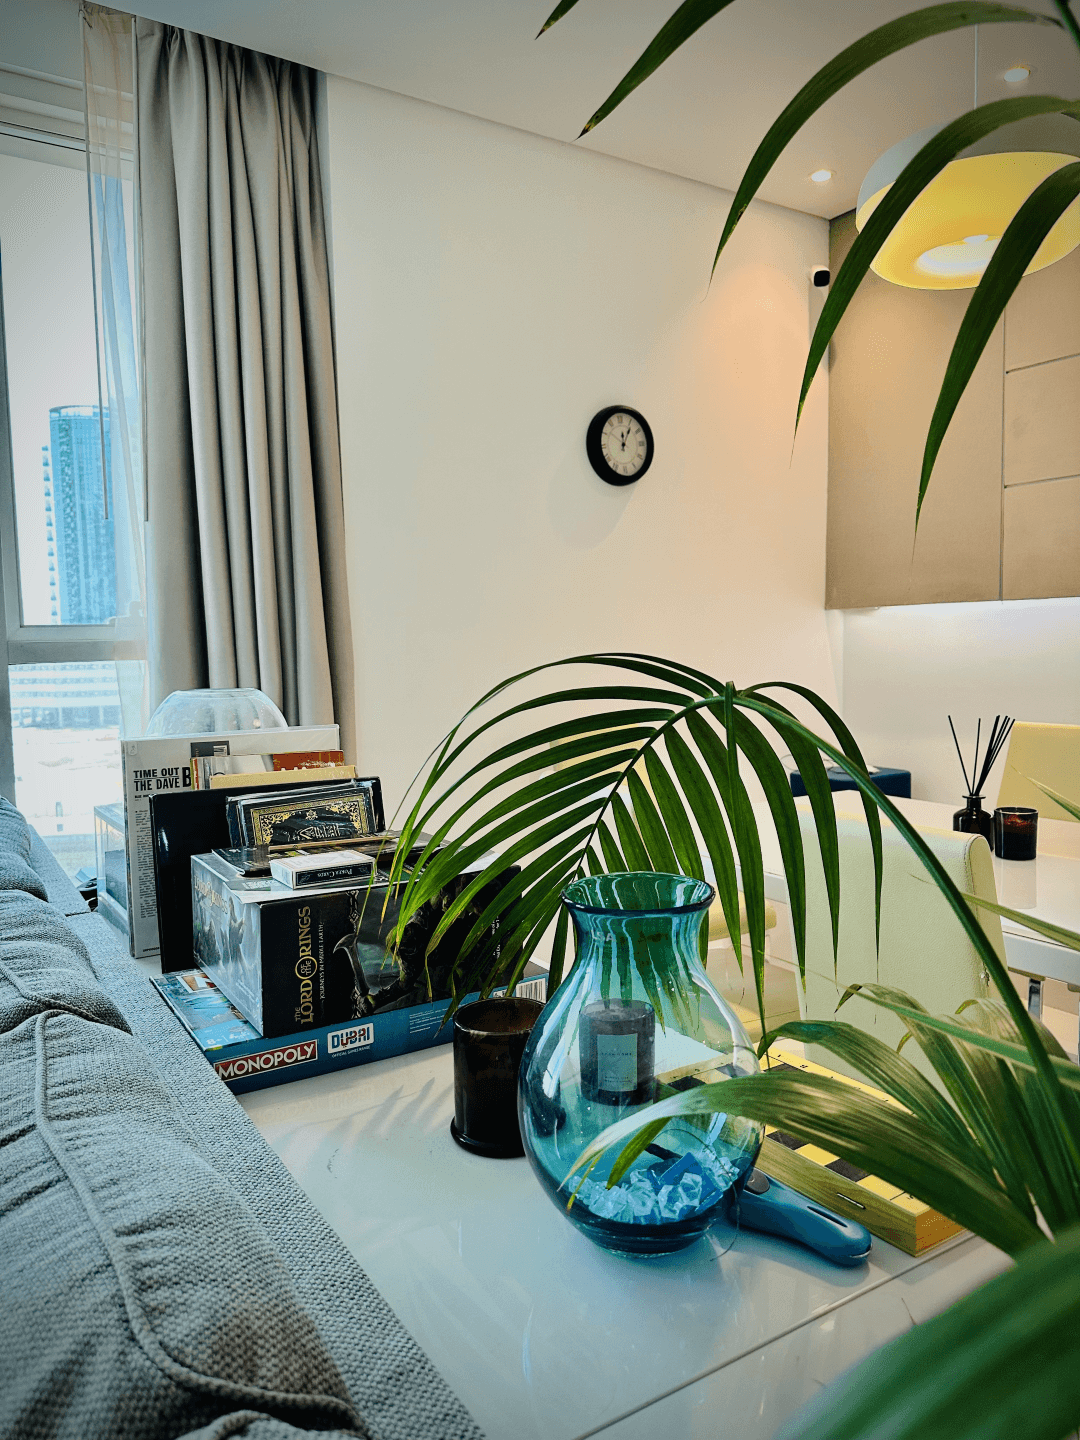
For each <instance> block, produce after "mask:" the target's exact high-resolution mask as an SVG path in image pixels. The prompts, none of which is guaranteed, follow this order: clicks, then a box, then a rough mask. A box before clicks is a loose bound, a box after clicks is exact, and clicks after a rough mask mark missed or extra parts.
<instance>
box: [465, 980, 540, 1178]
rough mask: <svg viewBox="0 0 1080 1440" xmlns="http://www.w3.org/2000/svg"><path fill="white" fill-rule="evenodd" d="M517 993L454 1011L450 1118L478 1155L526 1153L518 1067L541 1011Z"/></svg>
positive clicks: (502, 1156)
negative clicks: (520, 1125)
mask: <svg viewBox="0 0 1080 1440" xmlns="http://www.w3.org/2000/svg"><path fill="white" fill-rule="evenodd" d="M543 1008H544V1007H543V1004H542V1003H541V1002H540V1001H539V1000H526V999H524V998H522V999H519V998H518V997H517V996H516V995H513V996H510V997H509V998H501V999H495V1000H477V1001H475V1002H474V1003H473V1004H472V1005H463V1006H462V1007H461V1009H460V1010H458V1011H457V1013H456V1014H455V1015H454V1118H453V1120H452V1121H451V1122H450V1133H451V1135H453V1137H454V1139H455V1140H456V1141H457V1142H458V1144H459V1145H463V1146H464V1147H465V1149H466V1150H472V1151H474V1152H475V1153H476V1154H477V1155H489V1156H493V1157H496V1158H500V1159H509V1158H511V1157H512V1156H515V1155H524V1154H525V1149H524V1146H523V1145H522V1143H521V1131H520V1130H519V1129H518V1115H517V1080H518V1066H519V1065H520V1064H521V1056H522V1054H523V1052H524V1050H525V1042H526V1041H527V1040H528V1038H529V1032H530V1031H531V1030H532V1027H533V1025H534V1024H535V1023H536V1019H537V1016H538V1015H539V1014H540V1012H541V1010H543Z"/></svg>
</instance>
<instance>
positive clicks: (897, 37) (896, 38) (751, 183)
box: [713, 0, 1058, 270]
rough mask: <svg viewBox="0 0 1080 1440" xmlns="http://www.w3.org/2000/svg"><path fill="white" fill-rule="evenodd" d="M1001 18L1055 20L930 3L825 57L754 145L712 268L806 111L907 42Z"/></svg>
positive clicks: (1009, 9) (1005, 9) (1002, 8)
mask: <svg viewBox="0 0 1080 1440" xmlns="http://www.w3.org/2000/svg"><path fill="white" fill-rule="evenodd" d="M1003 22H1017V23H1026V24H1035V25H1056V24H1058V22H1057V21H1056V20H1053V19H1051V18H1050V17H1049V16H1046V15H1036V14H1034V13H1033V12H1032V11H1030V10H1021V9H1018V8H1017V7H1015V6H1012V5H993V4H980V3H977V0H972V3H965V0H959V3H953V4H946V5H931V6H929V7H928V8H926V9H924V10H915V11H913V12H912V13H911V14H910V15H901V16H900V17H899V18H898V19H896V20H891V21H890V22H889V23H888V24H887V25H881V26H879V27H878V29H876V30H871V31H870V33H869V34H868V35H864V36H863V37H862V39H861V40H857V41H856V42H855V44H854V45H849V46H848V48H847V49H846V50H842V51H841V52H840V54H839V55H837V56H836V57H835V59H833V60H830V61H829V63H828V64H827V65H826V66H824V67H823V68H822V69H821V70H819V71H818V73H817V74H816V75H815V76H814V77H813V78H812V79H811V80H808V81H807V83H806V84H805V85H804V86H803V88H802V89H801V90H800V91H799V93H798V94H797V95H796V96H795V98H794V99H793V100H792V101H791V102H790V104H788V105H787V106H786V107H785V108H784V109H783V110H782V111H781V113H780V115H779V116H778V117H777V119H776V120H775V121H774V122H773V124H772V125H771V126H770V128H769V131H768V134H767V135H766V136H765V138H764V140H762V142H761V144H760V145H759V146H758V148H757V150H755V152H754V155H753V158H752V159H751V161H750V164H749V165H748V166H747V167H746V173H745V174H744V175H743V178H742V180H741V181H740V182H739V188H738V189H737V190H736V192H735V198H734V200H733V201H732V202H731V209H730V211H729V212H728V218H727V223H726V224H725V225H724V230H723V233H722V234H721V236H720V243H719V245H718V246H717V247H716V255H715V257H714V258H713V270H715V269H716V262H717V261H718V260H719V259H720V253H721V251H722V250H723V248H724V246H725V245H726V244H727V242H728V241H729V240H730V239H731V235H732V232H733V231H734V229H735V227H736V225H737V224H738V223H739V221H740V220H741V219H742V217H743V215H744V214H745V213H746V210H747V207H748V206H749V204H750V201H751V200H752V199H753V198H754V196H755V195H756V194H757V192H758V190H760V188H761V186H762V184H763V182H764V180H765V177H766V176H767V175H768V173H769V171H770V170H771V169H772V167H773V166H774V165H775V164H776V162H777V160H778V159H779V158H780V156H781V154H782V153H783V152H784V150H785V149H786V148H787V146H788V144H789V143H790V141H791V140H792V139H793V138H794V137H795V136H796V135H797V134H798V132H799V131H800V130H801V129H802V127H803V126H804V125H805V124H806V122H807V121H808V120H809V119H810V117H811V116H812V115H813V114H815V113H816V111H818V110H820V109H821V107H822V105H824V104H825V102H826V101H827V100H830V99H831V98H832V97H833V96H834V95H835V94H837V92H838V91H840V90H842V89H843V88H844V86H845V85H847V84H848V82H849V81H851V80H854V79H855V78H856V77H857V76H859V75H861V74H862V73H863V72H864V71H865V70H869V69H870V68H871V66H873V65H876V64H877V63H878V61H879V60H884V59H886V57H887V56H889V55H895V54H896V53H897V52H898V51H900V50H906V49H907V48H908V46H909V45H915V44H917V43H918V42H919V41H920V40H927V39H929V38H930V37H931V36H933V35H944V34H947V33H948V32H949V31H950V30H963V29H966V28H967V27H968V26H971V25H995V24H1001V23H1003Z"/></svg>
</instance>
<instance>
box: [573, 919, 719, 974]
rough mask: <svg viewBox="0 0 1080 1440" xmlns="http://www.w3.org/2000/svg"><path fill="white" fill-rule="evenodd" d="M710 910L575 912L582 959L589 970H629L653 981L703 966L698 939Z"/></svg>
mask: <svg viewBox="0 0 1080 1440" xmlns="http://www.w3.org/2000/svg"><path fill="white" fill-rule="evenodd" d="M707 913H708V912H707V911H706V910H697V911H689V912H687V911H680V912H669V913H659V914H646V915H641V914H638V915H633V914H626V913H625V912H620V911H610V912H601V913H597V912H592V913H585V914H582V913H581V912H579V911H576V910H572V911H571V915H572V918H573V921H574V929H575V931H576V933H577V941H578V959H579V961H580V963H581V964H583V965H586V966H597V967H602V968H603V969H608V968H609V967H610V968H611V970H612V972H613V973H623V972H625V971H626V970H627V969H629V970H632V971H635V972H637V973H638V974H640V975H642V976H643V978H647V977H648V974H649V973H650V972H651V973H652V974H655V975H660V976H665V977H670V976H671V975H672V974H673V973H674V972H676V971H679V970H682V971H685V969H686V967H687V966H688V965H690V966H692V967H693V968H695V969H696V968H698V967H699V966H700V961H699V959H698V936H699V934H700V932H701V926H702V923H703V922H704V920H705V918H706V915H707Z"/></svg>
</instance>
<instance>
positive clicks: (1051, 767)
mask: <svg viewBox="0 0 1080 1440" xmlns="http://www.w3.org/2000/svg"><path fill="white" fill-rule="evenodd" d="M1033 780H1038V781H1040V782H1041V783H1042V784H1043V785H1049V787H1050V789H1051V790H1056V791H1057V792H1058V794H1059V795H1064V796H1065V797H1066V798H1067V799H1069V800H1077V801H1080V725H1037V724H1034V723H1033V722H1032V721H1029V720H1017V722H1016V724H1015V725H1014V726H1013V728H1012V733H1011V734H1010V735H1009V748H1008V750H1007V751H1006V753H1005V769H1004V770H1003V771H1002V775H1001V790H1000V791H999V793H998V800H997V803H998V804H999V805H1030V806H1032V807H1033V808H1034V809H1036V810H1038V812H1039V814H1040V815H1041V816H1043V817H1044V818H1045V819H1047V820H1075V819H1076V817H1075V815H1070V814H1069V812H1068V811H1067V810H1063V809H1062V808H1061V806H1060V805H1058V804H1056V803H1055V802H1054V801H1053V800H1051V799H1050V797H1049V796H1048V795H1044V794H1043V793H1042V791H1041V790H1040V789H1038V788H1037V787H1036V786H1035V785H1033V784H1032V783H1031V782H1032V781H1033Z"/></svg>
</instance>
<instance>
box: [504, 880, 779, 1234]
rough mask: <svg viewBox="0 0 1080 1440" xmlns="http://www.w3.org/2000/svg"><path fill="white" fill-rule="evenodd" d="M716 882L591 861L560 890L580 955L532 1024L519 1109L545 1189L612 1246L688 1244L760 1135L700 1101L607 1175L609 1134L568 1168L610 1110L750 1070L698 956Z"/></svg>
mask: <svg viewBox="0 0 1080 1440" xmlns="http://www.w3.org/2000/svg"><path fill="white" fill-rule="evenodd" d="M714 894H715V892H714V890H713V888H712V886H711V885H708V884H706V883H705V882H704V881H703V880H692V879H688V878H687V877H686V876H682V875H661V874H655V873H652V872H642V873H636V874H624V875H596V876H592V877H590V878H589V879H586V880H579V881H576V882H575V883H574V884H573V885H571V886H569V887H568V889H567V890H566V891H565V892H564V893H563V901H564V903H565V904H566V906H567V908H568V909H569V911H570V915H571V918H572V920H573V922H574V928H575V930H576V932H577V941H578V958H577V962H576V964H575V965H574V968H573V970H572V971H571V972H570V974H569V976H568V977H567V979H566V980H565V982H564V983H563V984H562V985H560V986H559V988H558V990H557V991H556V992H555V994H554V995H553V996H552V998H551V999H550V1000H549V1001H548V1003H547V1005H546V1006H545V1007H544V1011H543V1013H542V1014H541V1016H540V1018H539V1019H538V1020H537V1022H536V1025H535V1027H534V1028H533V1032H532V1034H531V1036H530V1037H529V1043H528V1045H527V1046H526V1049H525V1053H524V1056H523V1057H522V1061H521V1070H520V1079H519V1087H518V1116H519V1120H520V1124H521V1137H522V1141H523V1142H524V1145H525V1153H526V1154H527V1155H528V1157H529V1160H530V1163H531V1164H532V1167H533V1170H534V1171H535V1173H536V1175H537V1177H538V1178H539V1180H540V1183H541V1184H542V1185H543V1187H544V1189H545V1190H546V1191H547V1193H548V1194H549V1195H550V1197H551V1199H552V1200H553V1201H554V1203H555V1204H556V1205H557V1206H558V1207H559V1209H560V1211H561V1212H562V1213H563V1214H564V1215H567V1216H568V1218H569V1219H570V1220H571V1221H572V1222H573V1223H574V1224H575V1225H576V1226H577V1227H578V1229H579V1230H581V1231H582V1232H583V1233H584V1234H586V1235H587V1236H588V1237H589V1239H590V1240H593V1241H595V1242H596V1243H597V1244H599V1245H603V1246H604V1247H605V1248H607V1249H610V1250H615V1251H620V1252H623V1253H628V1254H664V1253H666V1252H668V1251H672V1250H681V1249H683V1248H684V1247H685V1246H687V1245H691V1244H693V1243H694V1241H696V1240H697V1239H698V1238H699V1237H700V1236H702V1235H703V1234H704V1233H705V1232H706V1231H707V1230H708V1229H709V1228H710V1226H711V1225H712V1224H713V1223H714V1221H716V1220H719V1219H720V1218H721V1217H722V1216H723V1215H724V1213H725V1212H726V1210H727V1205H728V1201H729V1200H730V1199H731V1197H732V1195H733V1194H735V1195H737V1194H738V1193H739V1191H740V1190H741V1188H742V1184H743V1182H744V1180H745V1178H746V1175H747V1173H748V1172H749V1170H750V1169H751V1167H752V1166H753V1163H754V1160H755V1158H756V1157H757V1152H758V1150H759V1148H760V1146H761V1137H762V1127H761V1125H759V1124H758V1123H757V1122H756V1121H753V1120H747V1119H744V1118H743V1117H742V1116H737V1115H724V1114H706V1115H698V1116H692V1117H685V1118H678V1119H675V1120H671V1121H669V1122H668V1124H667V1125H666V1126H665V1128H664V1129H663V1130H661V1131H660V1133H659V1134H658V1135H656V1136H655V1137H654V1139H653V1141H652V1143H651V1144H650V1145H649V1146H648V1147H647V1148H646V1149H645V1150H644V1151H643V1152H642V1154H641V1155H639V1156H638V1157H637V1159H636V1160H635V1161H634V1163H633V1164H632V1165H631V1166H630V1168H629V1170H627V1172H626V1173H625V1174H624V1175H623V1176H622V1177H621V1179H620V1180H619V1182H618V1183H617V1184H615V1185H613V1186H611V1187H608V1185H607V1183H606V1182H607V1180H608V1177H609V1176H610V1174H611V1169H612V1166H613V1164H614V1162H615V1160H616V1158H617V1157H618V1154H619V1151H620V1150H621V1149H622V1146H621V1145H618V1144H617V1145H615V1146H613V1147H612V1148H611V1149H610V1150H608V1151H606V1152H605V1153H604V1154H603V1155H602V1156H601V1158H600V1161H599V1163H598V1164H597V1165H596V1166H595V1168H594V1169H593V1170H591V1171H590V1172H589V1174H588V1176H587V1178H586V1179H585V1180H582V1179H581V1175H582V1172H581V1171H580V1170H578V1171H576V1172H575V1173H574V1174H573V1175H572V1176H571V1175H570V1174H569V1172H570V1170H571V1167H572V1166H573V1165H574V1164H575V1162H576V1161H577V1159H578V1157H579V1156H580V1154H581V1152H582V1151H583V1150H584V1149H585V1148H586V1146H587V1145H589V1144H590V1142H591V1141H593V1140H594V1139H595V1138H596V1137H597V1135H599V1134H600V1132H601V1131H602V1130H604V1129H606V1128H607V1126H609V1125H612V1124H614V1123H615V1121H617V1120H622V1119H624V1118H626V1117H627V1116H629V1115H632V1114H633V1113H635V1112H636V1111H641V1110H644V1109H645V1107H646V1106H647V1105H651V1104H652V1103H653V1102H654V1101H656V1100H661V1099H664V1098H666V1097H668V1096H671V1095H674V1094H677V1093H678V1092H679V1091H680V1090H686V1089H689V1088H691V1087H694V1086H697V1085H703V1084H715V1083H717V1082H720V1081H723V1080H725V1079H727V1078H729V1077H731V1076H742V1075H755V1074H757V1072H758V1069H759V1066H758V1061H757V1056H756V1055H755V1053H754V1050H753V1047H752V1045H751V1043H750V1040H749V1037H748V1036H747V1034H746V1031H745V1030H744V1029H743V1027H742V1025H741V1024H740V1023H739V1020H738V1019H737V1017H736V1016H735V1015H734V1014H733V1013H732V1011H731V1010H730V1009H729V1008H728V1006H727V1005H726V1004H725V1003H724V1001H723V1000H722V999H721V998H720V996H719V994H717V992H716V990H714V988H713V986H712V984H711V983H710V981H709V980H708V978H707V976H706V974H705V971H704V969H703V968H702V965H701V962H700V960H699V958H698V932H699V931H700V929H701V924H702V921H703V920H704V918H705V916H706V914H707V912H708V908H709V905H710V904H711V902H712V899H713V897H714ZM579 1186H580V1188H578V1187H579ZM575 1189H576V1191H577V1193H576V1195H574V1192H575ZM572 1196H573V1197H574V1198H573V1203H572V1204H571V1203H570V1201H571V1197H572Z"/></svg>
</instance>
